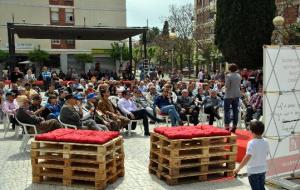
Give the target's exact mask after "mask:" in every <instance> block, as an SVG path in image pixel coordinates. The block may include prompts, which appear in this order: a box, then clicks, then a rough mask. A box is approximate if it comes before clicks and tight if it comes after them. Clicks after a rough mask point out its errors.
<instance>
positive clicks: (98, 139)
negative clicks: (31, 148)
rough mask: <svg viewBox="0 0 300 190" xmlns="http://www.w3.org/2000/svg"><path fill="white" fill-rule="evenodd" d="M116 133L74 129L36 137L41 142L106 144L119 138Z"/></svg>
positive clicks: (60, 130)
mask: <svg viewBox="0 0 300 190" xmlns="http://www.w3.org/2000/svg"><path fill="white" fill-rule="evenodd" d="M119 135H120V133H119V132H116V131H91V130H74V129H57V130H54V131H51V132H49V133H44V134H40V135H37V136H35V140H39V141H55V142H72V143H88V144H105V143H106V142H108V141H110V140H112V139H114V138H116V137H118V136H119Z"/></svg>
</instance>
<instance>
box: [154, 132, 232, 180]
mask: <svg viewBox="0 0 300 190" xmlns="http://www.w3.org/2000/svg"><path fill="white" fill-rule="evenodd" d="M236 152H237V145H236V136H235V135H228V136H213V137H203V138H193V139H168V138H167V137H165V136H163V135H160V134H157V133H151V150H150V163H149V172H150V173H151V174H154V175H156V176H157V177H158V178H160V179H162V180H164V181H166V182H167V184H169V185H175V184H179V183H181V182H182V181H185V180H190V179H197V181H205V180H208V179H210V178H214V177H215V176H216V177H232V176H233V170H234V168H235V159H236ZM216 174H217V175H216Z"/></svg>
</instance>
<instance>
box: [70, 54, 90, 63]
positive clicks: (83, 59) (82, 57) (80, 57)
mask: <svg viewBox="0 0 300 190" xmlns="http://www.w3.org/2000/svg"><path fill="white" fill-rule="evenodd" d="M74 58H75V59H76V61H77V62H79V63H91V62H93V60H94V57H93V56H92V55H91V54H85V53H83V54H76V55H75V56H74Z"/></svg>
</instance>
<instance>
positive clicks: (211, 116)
mask: <svg viewBox="0 0 300 190" xmlns="http://www.w3.org/2000/svg"><path fill="white" fill-rule="evenodd" d="M204 113H206V114H209V124H210V125H212V124H213V123H214V119H215V117H217V118H218V117H219V114H218V109H215V108H214V107H212V106H211V107H207V108H204Z"/></svg>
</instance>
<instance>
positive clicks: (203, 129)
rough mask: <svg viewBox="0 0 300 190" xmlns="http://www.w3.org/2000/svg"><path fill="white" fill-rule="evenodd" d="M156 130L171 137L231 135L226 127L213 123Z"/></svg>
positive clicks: (188, 137)
mask: <svg viewBox="0 0 300 190" xmlns="http://www.w3.org/2000/svg"><path fill="white" fill-rule="evenodd" d="M154 132H156V133H159V134H161V135H164V136H166V137H168V138H169V139H192V138H197V137H210V136H225V135H230V132H228V131H227V130H225V129H220V128H216V127H214V126H211V125H199V126H193V127H192V126H179V127H158V128H155V129H154Z"/></svg>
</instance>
